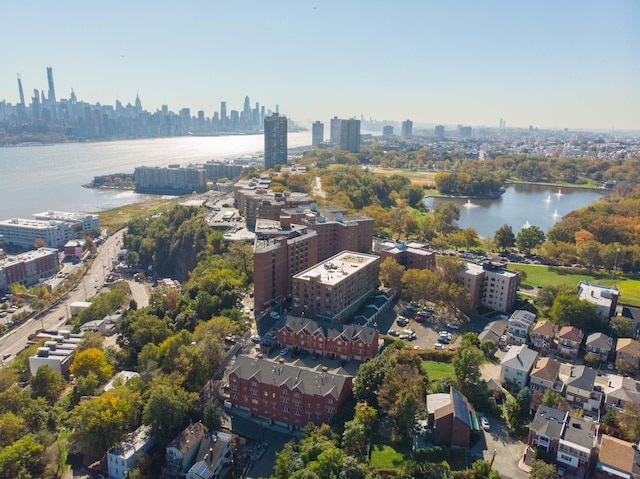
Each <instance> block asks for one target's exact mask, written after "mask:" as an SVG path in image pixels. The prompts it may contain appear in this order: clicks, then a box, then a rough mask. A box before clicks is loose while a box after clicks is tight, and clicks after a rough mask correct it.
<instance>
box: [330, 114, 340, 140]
mask: <svg viewBox="0 0 640 479" xmlns="http://www.w3.org/2000/svg"><path fill="white" fill-rule="evenodd" d="M341 123H342V120H340V119H339V118H338V117H337V116H334V117H333V118H331V131H330V132H329V142H330V143H331V144H332V145H339V144H340V134H341V133H342V125H341Z"/></svg>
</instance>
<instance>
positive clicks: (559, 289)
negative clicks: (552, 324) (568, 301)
mask: <svg viewBox="0 0 640 479" xmlns="http://www.w3.org/2000/svg"><path fill="white" fill-rule="evenodd" d="M568 292H569V291H568V289H567V288H566V287H565V286H556V285H545V286H544V288H540V289H538V295H537V296H536V299H535V303H536V306H537V307H538V308H541V309H542V310H544V311H549V310H550V309H551V307H552V306H553V302H554V301H555V299H556V297H557V296H558V295H559V294H561V293H568Z"/></svg>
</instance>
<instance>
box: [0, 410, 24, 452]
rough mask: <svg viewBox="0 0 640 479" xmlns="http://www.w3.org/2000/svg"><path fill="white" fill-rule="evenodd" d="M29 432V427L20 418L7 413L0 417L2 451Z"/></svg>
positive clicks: (0, 447)
mask: <svg viewBox="0 0 640 479" xmlns="http://www.w3.org/2000/svg"><path fill="white" fill-rule="evenodd" d="M26 431H27V425H26V424H25V422H24V419H22V418H21V417H20V416H16V415H15V414H14V413H12V412H11V411H7V412H5V413H4V414H2V415H1V416H0V449H2V448H3V447H7V446H8V445H9V444H11V443H13V442H15V441H17V440H18V439H20V438H21V437H22V436H24V434H25V433H26Z"/></svg>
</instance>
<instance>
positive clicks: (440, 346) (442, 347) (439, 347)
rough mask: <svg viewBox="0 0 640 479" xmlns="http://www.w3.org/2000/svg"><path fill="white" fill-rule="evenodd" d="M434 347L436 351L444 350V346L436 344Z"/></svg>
mask: <svg viewBox="0 0 640 479" xmlns="http://www.w3.org/2000/svg"><path fill="white" fill-rule="evenodd" d="M433 347H434V348H436V349H444V344H441V343H436V344H434V345H433Z"/></svg>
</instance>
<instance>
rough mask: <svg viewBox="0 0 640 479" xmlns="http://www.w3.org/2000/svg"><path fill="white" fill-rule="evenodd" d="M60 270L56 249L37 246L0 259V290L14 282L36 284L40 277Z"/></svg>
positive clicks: (7, 287) (46, 276) (27, 284)
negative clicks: (33, 249) (34, 249)
mask: <svg viewBox="0 0 640 479" xmlns="http://www.w3.org/2000/svg"><path fill="white" fill-rule="evenodd" d="M59 270H60V263H59V261H58V250H56V249H54V248H39V249H38V250H36V251H28V252H26V253H22V254H19V255H17V256H8V257H7V258H5V259H3V260H0V291H4V290H8V289H9V286H11V285H12V284H14V283H20V284H23V285H25V286H32V285H34V284H37V283H38V281H39V280H40V279H43V278H48V277H51V276H54V275H55V274H56V273H57V272H58V271H59Z"/></svg>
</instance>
